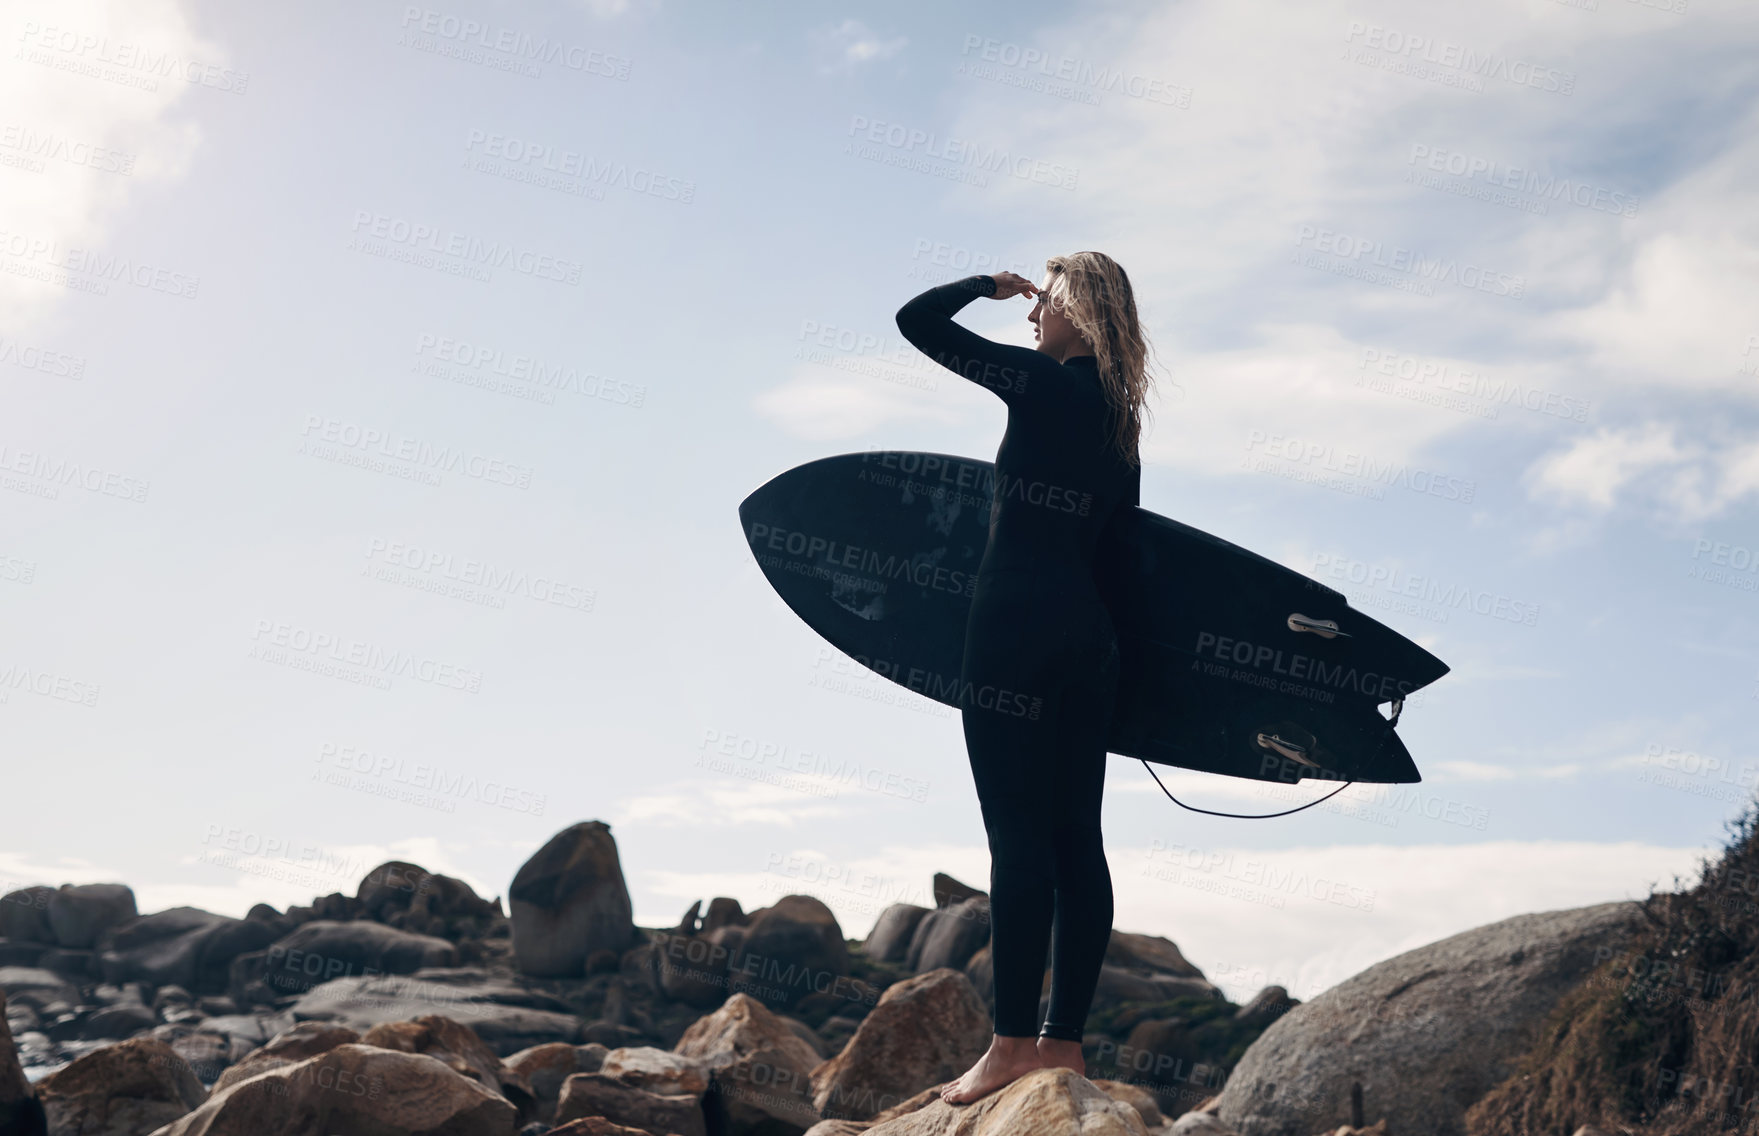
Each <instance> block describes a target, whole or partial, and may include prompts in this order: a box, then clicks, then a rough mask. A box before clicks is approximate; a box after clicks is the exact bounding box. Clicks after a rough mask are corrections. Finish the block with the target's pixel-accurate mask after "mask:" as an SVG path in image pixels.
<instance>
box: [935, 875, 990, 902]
mask: <svg viewBox="0 0 1759 1136" xmlns="http://www.w3.org/2000/svg"><path fill="white" fill-rule="evenodd" d="M931 890H932V891H933V892H934V905H935V906H936V907H952V906H953V905H954V904H956V903H963V902H965V901H966V900H968V899H972V898H974V897H976V896H980V895H986V894H987V893H986V892H983V891H981V890H979V889H977V888H974V887H972V886H971V885H970V884H967V883H961V882H959V881H958V880H956V879H954V878H953V877H952V876H949V875H947V873H945V872H936V873H935V874H934V882H933V885H932V888H931Z"/></svg>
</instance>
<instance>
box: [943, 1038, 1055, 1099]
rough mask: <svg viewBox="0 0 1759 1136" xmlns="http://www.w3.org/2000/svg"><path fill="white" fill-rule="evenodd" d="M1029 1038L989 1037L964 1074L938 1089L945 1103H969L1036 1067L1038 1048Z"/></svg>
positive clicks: (1010, 1082) (1037, 1063)
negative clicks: (975, 1061) (982, 1053)
mask: <svg viewBox="0 0 1759 1136" xmlns="http://www.w3.org/2000/svg"><path fill="white" fill-rule="evenodd" d="M1033 1041H1034V1039H1033V1038H1030V1037H1003V1036H1001V1035H1000V1034H996V1035H994V1036H992V1037H991V1039H990V1043H989V1050H988V1051H987V1052H986V1053H984V1055H983V1056H982V1057H979V1058H978V1059H977V1064H975V1065H973V1066H972V1067H971V1068H969V1069H967V1070H966V1071H965V1075H964V1076H963V1077H960V1078H959V1079H958V1080H957V1081H953V1082H951V1083H949V1084H948V1085H947V1087H946V1088H944V1089H942V1090H941V1099H942V1100H944V1101H946V1102H947V1103H948V1104H968V1103H970V1102H971V1101H974V1100H977V1099H978V1098H979V1097H984V1096H988V1095H989V1094H990V1093H993V1092H995V1091H996V1090H997V1089H999V1088H1001V1087H1002V1086H1003V1085H1008V1084H1012V1083H1013V1082H1014V1080H1015V1079H1016V1078H1018V1077H1022V1076H1025V1075H1026V1074H1027V1073H1030V1072H1032V1071H1033V1070H1034V1069H1037V1068H1039V1062H1038V1049H1037V1047H1036V1046H1035V1045H1034V1044H1033Z"/></svg>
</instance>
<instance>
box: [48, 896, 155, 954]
mask: <svg viewBox="0 0 1759 1136" xmlns="http://www.w3.org/2000/svg"><path fill="white" fill-rule="evenodd" d="M139 914H140V912H139V911H138V910H136V909H135V906H134V889H133V888H130V887H129V886H128V885H127V884H62V885H61V887H60V888H59V889H57V890H56V892H55V894H54V895H52V896H50V897H49V930H50V932H51V933H52V934H53V935H54V936H55V942H56V944H57V945H58V946H62V947H66V948H68V949H69V950H76V951H84V950H90V949H91V948H92V946H93V945H95V944H96V943H97V941H98V936H99V935H101V934H103V933H104V929H105V928H107V927H112V926H114V925H116V924H117V923H121V922H123V921H124V920H127V919H133V918H134V917H135V916H137V915H139Z"/></svg>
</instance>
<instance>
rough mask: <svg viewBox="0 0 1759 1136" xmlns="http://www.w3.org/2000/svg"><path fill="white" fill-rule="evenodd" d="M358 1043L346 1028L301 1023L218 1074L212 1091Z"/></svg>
mask: <svg viewBox="0 0 1759 1136" xmlns="http://www.w3.org/2000/svg"><path fill="white" fill-rule="evenodd" d="M359 1040H360V1035H359V1034H358V1033H355V1032H354V1031H353V1030H351V1029H349V1028H348V1027H347V1026H338V1025H332V1024H330V1023H329V1022H300V1023H299V1024H298V1025H296V1026H294V1027H293V1028H291V1029H289V1030H285V1031H283V1032H281V1033H278V1034H276V1035H275V1036H274V1037H273V1038H271V1039H269V1041H268V1042H266V1043H265V1044H263V1045H262V1046H261V1047H260V1048H257V1049H253V1050H251V1051H250V1052H249V1053H248V1054H247V1055H245V1056H244V1057H242V1058H239V1059H238V1060H237V1061H236V1063H235V1064H233V1065H232V1067H231V1068H229V1069H227V1070H225V1071H224V1072H222V1073H221V1074H220V1076H219V1079H218V1080H216V1081H215V1082H214V1091H215V1092H216V1093H217V1092H219V1091H221V1090H222V1089H227V1088H230V1087H231V1086H233V1085H235V1084H237V1083H238V1082H240V1081H243V1080H248V1079H249V1078H251V1077H254V1076H256V1075H257V1074H258V1073H266V1072H268V1071H269V1070H270V1069H279V1068H281V1067H282V1066H285V1065H293V1064H296V1063H298V1062H300V1061H304V1060H305V1059H306V1058H308V1057H316V1056H317V1055H318V1054H320V1053H328V1052H330V1050H332V1049H335V1048H336V1047H337V1046H338V1045H347V1044H349V1043H350V1042H356V1041H359Z"/></svg>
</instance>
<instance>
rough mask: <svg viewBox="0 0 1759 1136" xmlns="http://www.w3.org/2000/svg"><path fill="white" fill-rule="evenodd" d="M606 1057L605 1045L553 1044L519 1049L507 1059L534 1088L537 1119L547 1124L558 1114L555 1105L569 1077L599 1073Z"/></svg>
mask: <svg viewBox="0 0 1759 1136" xmlns="http://www.w3.org/2000/svg"><path fill="white" fill-rule="evenodd" d="M607 1056H609V1053H608V1052H607V1051H606V1049H605V1047H604V1046H602V1045H597V1044H589V1045H569V1044H567V1043H566V1042H560V1041H552V1042H546V1043H545V1044H543V1045H534V1046H532V1047H531V1048H530V1049H522V1050H520V1051H519V1052H518V1053H515V1054H513V1055H511V1056H509V1057H508V1058H507V1059H506V1065H507V1068H509V1069H511V1070H513V1071H514V1072H515V1073H518V1074H519V1075H520V1076H521V1077H524V1078H525V1080H526V1083H527V1084H529V1085H530V1086H531V1091H532V1093H533V1094H534V1095H535V1096H536V1097H537V1116H538V1119H539V1120H546V1121H547V1120H550V1119H552V1118H553V1117H554V1116H555V1115H556V1103H557V1101H558V1100H559V1099H560V1098H561V1095H562V1086H563V1084H565V1083H566V1082H567V1080H568V1078H569V1077H572V1076H573V1075H574V1074H576V1073H596V1072H598V1071H599V1069H600V1067H601V1066H602V1065H603V1064H604V1060H605V1058H606V1057H607Z"/></svg>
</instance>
